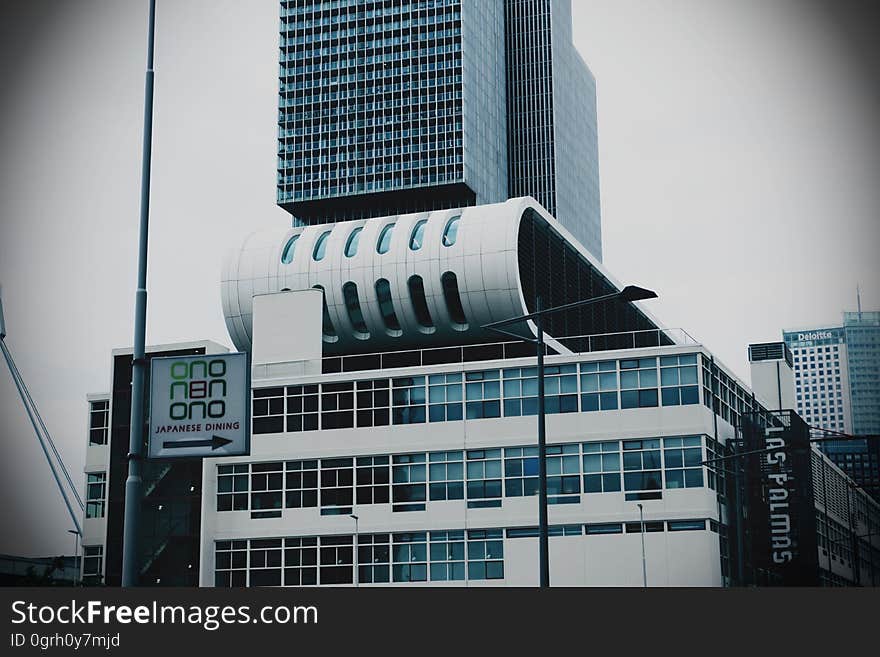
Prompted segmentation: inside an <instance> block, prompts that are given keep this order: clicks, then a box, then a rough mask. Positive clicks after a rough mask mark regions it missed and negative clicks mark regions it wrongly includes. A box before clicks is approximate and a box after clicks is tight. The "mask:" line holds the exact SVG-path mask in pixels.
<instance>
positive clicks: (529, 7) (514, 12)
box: [504, 0, 602, 260]
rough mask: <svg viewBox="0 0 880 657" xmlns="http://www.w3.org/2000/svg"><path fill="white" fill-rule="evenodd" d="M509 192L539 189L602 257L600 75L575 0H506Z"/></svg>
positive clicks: (555, 213) (530, 192) (538, 193)
mask: <svg viewBox="0 0 880 657" xmlns="http://www.w3.org/2000/svg"><path fill="white" fill-rule="evenodd" d="M504 8H505V29H506V35H505V38H506V43H505V60H506V65H507V130H508V136H507V137H508V171H509V174H508V179H509V181H510V185H509V187H510V192H509V193H510V196H512V197H517V196H533V197H534V198H535V199H536V200H537V201H539V202H540V203H541V205H543V206H544V207H545V208H547V210H549V211H550V214H552V215H553V216H554V217H556V218H557V219H558V220H559V222H560V223H561V224H562V225H563V226H565V227H566V228H567V229H568V230H570V231H571V232H572V234H573V235H574V236H575V237H576V238H577V239H578V241H579V242H581V243H582V244H583V245H584V246H586V247H587V250H589V251H590V253H592V254H593V255H595V256H596V257H597V258H599V259H600V260H601V258H602V234H601V221H600V212H599V142H598V135H597V121H596V79H595V78H594V77H593V74H592V73H591V72H590V69H589V68H588V67H587V65H586V64H585V63H584V60H583V59H582V58H581V56H580V54H579V53H578V51H577V49H575V47H574V43H573V42H572V27H571V0H505V2H504Z"/></svg>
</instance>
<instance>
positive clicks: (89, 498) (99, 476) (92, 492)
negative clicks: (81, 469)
mask: <svg viewBox="0 0 880 657" xmlns="http://www.w3.org/2000/svg"><path fill="white" fill-rule="evenodd" d="M86 477H87V479H86V518H103V517H104V500H105V498H106V497H107V473H106V472H95V473H90V474H88V475H86Z"/></svg>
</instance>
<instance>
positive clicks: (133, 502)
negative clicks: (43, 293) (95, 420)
mask: <svg viewBox="0 0 880 657" xmlns="http://www.w3.org/2000/svg"><path fill="white" fill-rule="evenodd" d="M155 27H156V0H150V18H149V24H148V28H147V72H146V76H145V81H144V145H143V157H142V160H141V216H140V235H139V238H138V282H137V291H136V292H135V315H134V359H133V360H132V370H131V436H130V442H129V448H128V479H127V480H126V482H125V524H124V529H123V535H122V586H135V585H136V584H137V580H138V568H139V564H138V524H139V522H140V510H141V495H142V493H143V490H142V479H141V472H142V470H143V463H142V462H141V459H142V458H143V442H144V376H145V370H146V364H147V363H146V359H145V355H146V354H145V351H146V332H147V238H148V235H149V223H150V164H151V157H152V143H153V41H154V36H155Z"/></svg>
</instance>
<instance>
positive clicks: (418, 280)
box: [407, 275, 434, 328]
mask: <svg viewBox="0 0 880 657" xmlns="http://www.w3.org/2000/svg"><path fill="white" fill-rule="evenodd" d="M407 285H408V286H409V298H410V299H411V300H412V305H413V312H415V314H416V320H418V322H419V325H420V326H422V327H423V328H434V320H432V319H431V311H429V310H428V300H427V299H425V284H424V282H423V281H422V277H421V276H418V275H413V276H410V277H409V281H408V282H407Z"/></svg>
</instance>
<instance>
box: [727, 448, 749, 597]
mask: <svg viewBox="0 0 880 657" xmlns="http://www.w3.org/2000/svg"><path fill="white" fill-rule="evenodd" d="M731 444H732V445H733V453H734V455H737V454H738V452H739V446H738V443H737V438H734V439H733V441H732V443H731ZM734 464H735V469H734V473H735V474H734V477H733V485H734V491H733V496H734V507H735V508H736V576H737V579H738V580H739V582H738V584H739V586H745V585H746V579H745V555H744V554H743V550H745V532H744V527H743V523H744V522H745V518H744V517H743V499H742V498H743V494H742V481H741V478H742V467H743V464H742V462H741V460H740V459H738V458H737V459H734Z"/></svg>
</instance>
